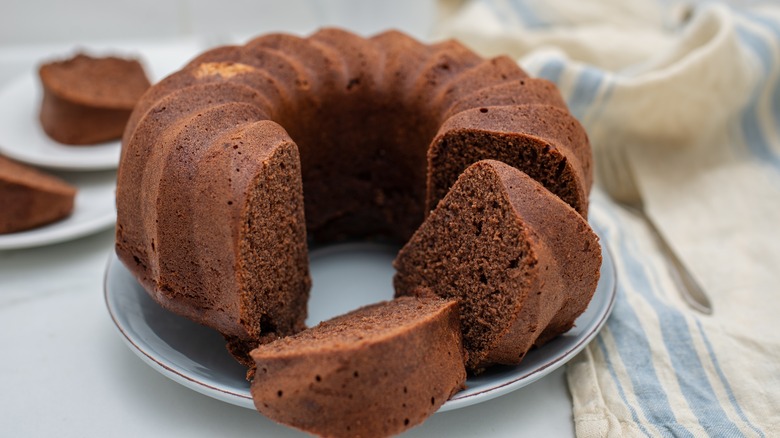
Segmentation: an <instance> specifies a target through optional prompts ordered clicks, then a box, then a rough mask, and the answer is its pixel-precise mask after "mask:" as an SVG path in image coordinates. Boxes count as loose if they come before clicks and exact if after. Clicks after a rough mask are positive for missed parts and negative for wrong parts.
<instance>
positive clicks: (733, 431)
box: [616, 225, 744, 436]
mask: <svg viewBox="0 0 780 438" xmlns="http://www.w3.org/2000/svg"><path fill="white" fill-rule="evenodd" d="M618 227H619V228H620V232H621V234H622V227H620V226H619V225H618ZM617 242H618V243H619V247H620V254H621V256H622V257H623V260H624V262H625V266H626V270H627V271H628V272H627V274H628V275H626V276H624V277H623V279H624V280H625V281H628V282H629V283H631V284H632V286H633V289H635V290H637V291H638V292H639V293H640V294H641V295H642V296H643V297H644V298H645V300H647V302H648V303H649V304H650V306H651V307H652V308H653V310H654V311H655V313H656V315H657V316H658V321H659V327H660V329H661V336H662V338H663V343H664V346H665V347H666V350H667V352H668V354H669V358H670V360H671V365H672V368H673V369H674V372H675V374H676V376H677V382H678V384H679V386H680V391H681V392H682V395H683V397H685V400H686V401H687V402H688V406H689V407H690V409H691V411H692V412H693V413H694V415H696V417H697V418H698V420H699V423H700V424H701V425H702V427H704V430H705V431H707V433H709V434H710V435H713V436H744V435H743V434H742V432H741V431H740V430H739V428H738V427H737V426H736V425H735V424H734V423H733V422H732V421H731V420H730V419H729V418H728V416H727V415H726V412H725V411H724V410H723V407H722V406H721V405H720V402H719V401H718V398H717V396H716V394H715V391H714V389H713V388H712V385H711V384H710V382H709V380H708V379H707V374H706V372H705V370H704V367H703V366H702V363H701V360H700V359H699V356H698V354H697V352H696V349H695V347H694V345H693V338H692V336H691V333H690V330H689V328H688V324H687V322H686V320H685V317H684V316H683V314H682V313H681V312H680V311H679V310H677V309H676V308H674V307H671V306H667V305H666V304H664V303H663V302H661V300H659V299H658V297H657V296H656V295H655V292H654V291H653V286H655V285H656V283H655V282H654V281H653V278H652V275H651V274H650V273H648V272H647V270H646V268H645V266H644V264H643V263H642V257H641V256H640V257H638V256H637V252H638V251H637V248H634V247H633V245H631V243H632V242H633V241H632V240H631V239H629V238H628V236H626V235H622V236H619V237H618V239H617ZM616 306H617V303H616ZM616 308H617V307H616ZM632 311H633V309H632ZM645 342H646V340H645ZM648 348H649V347H648ZM646 354H647V356H648V359H647V360H649V361H651V360H652V357H651V356H650V354H651V353H650V352H649V351H648V352H647V353H646ZM640 367H641V364H637V369H639V368H640ZM656 379H657V377H656ZM637 395H642V391H640V390H637ZM667 403H668V402H667Z"/></svg>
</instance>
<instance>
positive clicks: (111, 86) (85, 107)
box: [38, 54, 150, 145]
mask: <svg viewBox="0 0 780 438" xmlns="http://www.w3.org/2000/svg"><path fill="white" fill-rule="evenodd" d="M38 73H39V76H40V79H41V84H42V85H43V102H42V103H41V111H40V121H41V126H42V127H43V130H44V131H45V132H46V134H48V135H49V137H51V138H52V139H54V140H56V141H58V142H60V143H65V144H71V145H89V144H95V143H100V142H104V141H108V140H114V139H117V138H120V137H121V136H122V132H124V129H125V124H126V123H127V119H128V118H129V117H130V113H131V112H132V110H133V107H134V106H135V104H136V102H138V99H139V98H140V97H141V95H142V94H143V93H144V92H145V91H146V90H147V89H148V88H149V87H150V84H149V80H148V79H147V78H146V74H145V73H144V70H143V67H142V66H141V64H140V63H139V62H138V61H136V60H134V59H123V58H117V57H113V56H109V57H103V58H95V57H91V56H88V55H84V54H78V55H76V56H75V57H73V58H70V59H67V60H64V61H55V62H50V63H46V64H43V65H42V66H41V67H40V69H39V71H38Z"/></svg>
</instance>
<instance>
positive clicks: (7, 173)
mask: <svg viewBox="0 0 780 438" xmlns="http://www.w3.org/2000/svg"><path fill="white" fill-rule="evenodd" d="M75 197H76V188H75V187H73V186H71V185H70V184H68V183H66V182H65V181H63V180H61V179H59V178H57V177H54V176H52V175H49V174H46V173H43V172H41V171H39V170H37V169H34V168H32V167H29V166H25V165H23V164H20V163H17V162H15V161H11V160H9V159H7V158H4V157H2V156H0V234H5V233H13V232H16V231H24V230H28V229H31V228H35V227H39V226H41V225H45V224H48V223H51V222H54V221H58V220H60V219H62V218H65V217H67V216H68V215H70V214H71V212H72V211H73V201H74V199H75Z"/></svg>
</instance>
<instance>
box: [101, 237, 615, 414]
mask: <svg viewBox="0 0 780 438" xmlns="http://www.w3.org/2000/svg"><path fill="white" fill-rule="evenodd" d="M602 241H603V240H602ZM397 250H398V248H390V247H387V246H381V245H376V244H367V243H352V244H342V245H335V246H329V247H325V248H321V249H315V250H313V251H311V252H310V259H311V265H310V269H311V274H312V281H313V284H314V286H313V288H312V294H311V299H310V301H309V315H310V316H309V319H308V320H307V324H309V325H310V326H311V325H314V324H317V323H318V322H319V321H322V320H324V319H328V318H330V317H333V316H336V315H339V314H342V313H345V312H347V311H349V310H352V309H355V308H357V307H359V306H362V305H365V304H369V303H372V302H376V301H380V300H388V299H391V298H392V296H393V289H392V277H393V273H394V271H393V268H392V266H391V262H392V260H393V258H394V257H395V253H396V252H397ZM602 254H603V259H604V262H603V264H602V267H601V280H600V281H599V285H598V288H597V290H596V293H595V295H594V297H593V300H592V301H591V303H590V306H589V307H588V309H587V311H585V313H583V314H582V315H581V316H580V317H579V319H577V321H576V326H575V327H574V328H573V329H571V330H570V331H569V332H567V333H566V334H564V335H562V336H560V337H558V338H556V339H554V340H553V341H551V342H549V343H547V344H546V345H544V346H543V347H541V348H538V349H536V350H533V351H531V352H529V353H528V355H526V357H525V359H524V360H523V362H522V363H521V364H520V365H518V366H514V367H496V368H493V369H491V370H489V371H488V372H485V373H484V374H482V375H480V376H477V377H469V379H468V380H467V382H466V385H467V387H468V388H467V389H465V390H463V391H461V392H459V393H457V394H455V396H453V397H452V398H451V399H450V400H449V401H447V402H446V403H445V404H444V405H443V406H442V407H441V408H440V411H447V410H451V409H457V408H461V407H464V406H469V405H471V404H474V403H479V402H482V401H485V400H489V399H491V398H494V397H497V396H499V395H502V394H506V393H508V392H510V391H513V390H515V389H518V388H521V387H523V386H525V385H528V384H530V383H532V382H535V381H536V380H538V379H540V378H542V377H544V376H546V375H547V374H550V373H551V372H552V371H554V370H555V369H556V368H558V367H560V366H561V365H563V364H564V363H566V362H567V361H568V360H569V359H571V358H572V357H574V355H575V354H577V353H578V352H579V351H580V350H582V349H583V348H584V347H585V345H587V343H588V342H590V341H591V340H592V339H593V337H594V336H596V334H597V333H598V331H599V329H600V328H601V326H602V325H603V324H604V322H605V321H606V319H607V317H608V316H609V313H610V312H611V310H612V306H613V303H614V299H615V269H614V266H613V263H612V259H611V258H610V255H609V253H608V252H607V251H606V250H603V252H602ZM345 279H349V280H345ZM104 292H105V299H106V305H107V307H108V312H109V313H110V314H111V318H112V319H113V320H114V323H115V324H116V327H117V328H118V330H119V332H120V334H121V335H122V338H123V340H124V341H125V342H126V343H127V345H128V346H129V347H130V349H131V350H132V351H133V352H134V353H136V354H137V355H138V356H139V357H140V358H141V359H143V360H144V361H145V362H146V363H148V364H149V365H150V366H152V368H154V369H156V370H157V371H159V372H161V373H162V374H163V375H165V376H167V377H169V378H171V379H173V380H174V381H176V382H178V383H180V384H182V385H184V386H187V387H189V388H191V389H194V390H195V391H198V392H201V393H203V394H206V395H208V396H211V397H214V398H216V399H219V400H223V401H225V402H228V403H232V404H235V405H238V406H243V407H246V408H251V409H254V405H253V403H252V397H251V395H250V393H249V383H248V382H247V381H246V379H245V378H244V376H245V373H246V370H245V368H243V367H242V366H240V365H239V364H238V363H236V362H235V360H233V358H232V357H231V356H230V355H229V354H228V353H227V351H226V350H225V341H224V340H223V338H222V337H221V336H220V335H219V334H217V333H216V332H215V331H213V330H211V329H208V328H206V327H203V326H200V325H198V324H195V323H193V322H191V321H189V320H187V319H185V318H182V317H179V316H177V315H174V314H172V313H170V312H168V311H166V310H164V309H163V308H161V307H160V306H159V305H157V303H155V302H154V301H152V299H151V298H149V296H148V295H147V293H146V292H145V291H144V289H143V288H142V287H141V286H140V285H139V283H138V282H137V281H136V280H135V278H134V277H133V276H132V274H130V272H129V271H128V270H127V269H126V268H125V267H124V265H122V263H121V262H119V260H118V259H117V257H116V255H113V254H112V255H111V257H110V259H109V262H108V267H107V269H106V277H105V285H104Z"/></svg>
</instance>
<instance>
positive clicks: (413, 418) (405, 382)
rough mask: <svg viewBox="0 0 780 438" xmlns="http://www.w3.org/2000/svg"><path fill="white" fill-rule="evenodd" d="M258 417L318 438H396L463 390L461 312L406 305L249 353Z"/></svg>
mask: <svg viewBox="0 0 780 438" xmlns="http://www.w3.org/2000/svg"><path fill="white" fill-rule="evenodd" d="M251 355H252V358H253V359H254V361H255V363H256V365H257V372H256V374H255V378H254V381H253V382H252V387H251V392H252V397H253V398H254V402H255V406H256V407H257V409H258V410H259V411H260V412H261V413H263V414H264V415H266V416H267V417H269V418H271V419H272V420H275V421H278V422H280V423H283V424H287V425H289V426H292V427H295V428H298V429H301V430H304V431H306V432H309V433H313V434H316V435H320V436H340V437H350V436H352V437H379V436H388V435H395V434H399V433H401V432H403V431H404V430H406V429H408V428H410V427H412V426H415V425H417V424H420V423H422V422H423V421H424V420H425V419H426V418H427V417H428V416H430V415H431V414H433V413H434V412H435V411H436V410H437V409H438V408H439V407H440V406H441V405H442V404H444V402H445V401H447V399H449V398H450V396H452V395H453V394H454V393H455V392H457V391H459V390H460V389H462V388H463V384H464V382H465V379H466V371H465V368H464V366H463V350H462V345H461V336H460V328H459V321H458V305H457V303H456V302H455V301H453V300H442V299H439V298H437V297H435V296H430V297H426V298H416V297H402V298H398V299H395V300H393V301H389V302H382V303H377V304H373V305H370V306H367V307H363V308H360V309H358V310H355V311H352V312H350V313H347V314H345V315H343V316H339V317H337V318H334V319H331V320H329V321H326V322H323V323H321V324H320V325H318V326H316V327H314V328H311V329H309V330H306V331H303V332H301V333H298V334H296V335H293V336H289V337H286V338H282V339H279V340H277V341H274V342H272V343H270V344H264V345H261V346H260V347H258V348H257V349H255V350H254V351H252V353H251Z"/></svg>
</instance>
